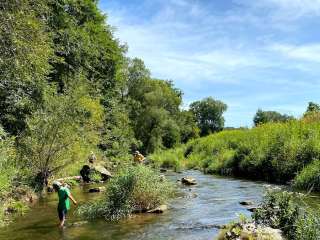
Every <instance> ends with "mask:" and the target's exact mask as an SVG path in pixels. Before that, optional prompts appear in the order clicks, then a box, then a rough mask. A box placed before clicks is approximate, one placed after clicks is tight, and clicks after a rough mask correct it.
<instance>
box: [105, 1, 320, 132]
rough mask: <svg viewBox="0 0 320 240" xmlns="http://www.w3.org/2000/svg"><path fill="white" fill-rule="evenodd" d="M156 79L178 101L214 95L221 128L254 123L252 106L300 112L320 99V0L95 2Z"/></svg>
mask: <svg viewBox="0 0 320 240" xmlns="http://www.w3.org/2000/svg"><path fill="white" fill-rule="evenodd" d="M99 4H100V8H101V9H102V10H103V12H105V13H106V14H107V16H108V20H107V21H108V24H110V25H112V26H114V27H115V36H116V37H117V38H119V40H120V42H121V43H126V44H127V45H128V47H129V50H128V56H129V57H138V58H141V59H142V60H144V62H145V64H146V66H147V67H148V68H149V69H150V71H151V73H152V76H153V77H155V78H161V79H168V80H172V81H173V82H174V84H175V86H176V87H178V88H180V89H181V90H182V91H183V93H184V95H183V107H185V108H187V106H188V105H189V104H190V103H191V102H193V101H196V100H201V99H203V98H205V97H208V96H211V97H213V98H214V99H217V100H221V101H223V102H225V103H226V104H227V105H228V110H227V112H226V113H225V114H224V117H225V120H226V123H225V125H226V126H232V127H239V126H248V127H250V126H252V119H253V117H254V114H255V113H256V111H257V109H259V108H260V109H262V110H275V111H279V112H281V113H286V114H290V115H294V116H296V117H301V115H302V114H303V112H304V111H305V110H306V108H307V104H308V102H310V101H313V102H318V103H319V102H320V94H319V93H320V91H319V90H320V31H319V27H320V25H319V22H320V0H100V3H99Z"/></svg>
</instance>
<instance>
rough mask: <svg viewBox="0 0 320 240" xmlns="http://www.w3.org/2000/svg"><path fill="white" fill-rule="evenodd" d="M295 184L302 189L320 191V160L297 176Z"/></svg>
mask: <svg viewBox="0 0 320 240" xmlns="http://www.w3.org/2000/svg"><path fill="white" fill-rule="evenodd" d="M294 186H295V187H296V188H300V189H307V190H314V191H320V161H319V160H316V161H314V162H313V163H311V164H310V165H308V166H306V167H305V168H303V170H302V171H301V172H300V173H299V174H298V175H297V176H296V178H295V180H294Z"/></svg>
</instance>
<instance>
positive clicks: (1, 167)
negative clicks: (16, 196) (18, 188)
mask: <svg viewBox="0 0 320 240" xmlns="http://www.w3.org/2000/svg"><path fill="white" fill-rule="evenodd" d="M15 154H16V152H15V149H14V145H13V139H12V138H11V137H8V135H7V134H6V133H5V132H4V130H3V128H2V127H1V126H0V201H1V199H2V197H3V196H4V194H5V192H7V191H8V190H9V189H10V185H11V182H12V180H13V177H14V176H15V175H16V172H17V169H15Z"/></svg>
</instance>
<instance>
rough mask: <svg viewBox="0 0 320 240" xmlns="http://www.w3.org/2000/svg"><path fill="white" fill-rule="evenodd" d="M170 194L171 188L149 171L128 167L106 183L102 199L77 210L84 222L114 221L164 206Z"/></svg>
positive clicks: (140, 167)
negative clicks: (100, 219) (98, 219)
mask: <svg viewBox="0 0 320 240" xmlns="http://www.w3.org/2000/svg"><path fill="white" fill-rule="evenodd" d="M173 194H174V188H173V185H172V184H171V183H170V182H169V181H167V180H166V179H163V178H160V177H159V175H158V174H156V173H155V172H154V171H153V170H152V169H151V168H149V167H145V166H141V165H139V166H134V167H128V168H125V169H123V170H122V171H120V173H119V174H118V175H117V176H115V177H114V178H112V179H111V181H110V182H109V183H108V187H107V191H106V195H105V198H104V199H103V200H101V201H99V202H93V203H88V204H86V205H83V206H81V207H80V208H79V210H78V214H79V215H82V216H84V217H85V218H105V219H106V220H118V219H121V218H125V217H127V216H128V215H130V214H131V213H132V212H133V211H138V212H139V211H147V210H149V209H152V208H155V207H157V206H159V205H161V204H164V203H165V202H166V201H167V200H168V199H169V198H170V197H172V196H173Z"/></svg>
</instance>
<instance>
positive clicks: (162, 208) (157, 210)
mask: <svg viewBox="0 0 320 240" xmlns="http://www.w3.org/2000/svg"><path fill="white" fill-rule="evenodd" d="M167 210H168V206H167V205H160V206H159V207H156V208H154V209H151V210H149V211H147V213H164V212H165V211H167Z"/></svg>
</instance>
